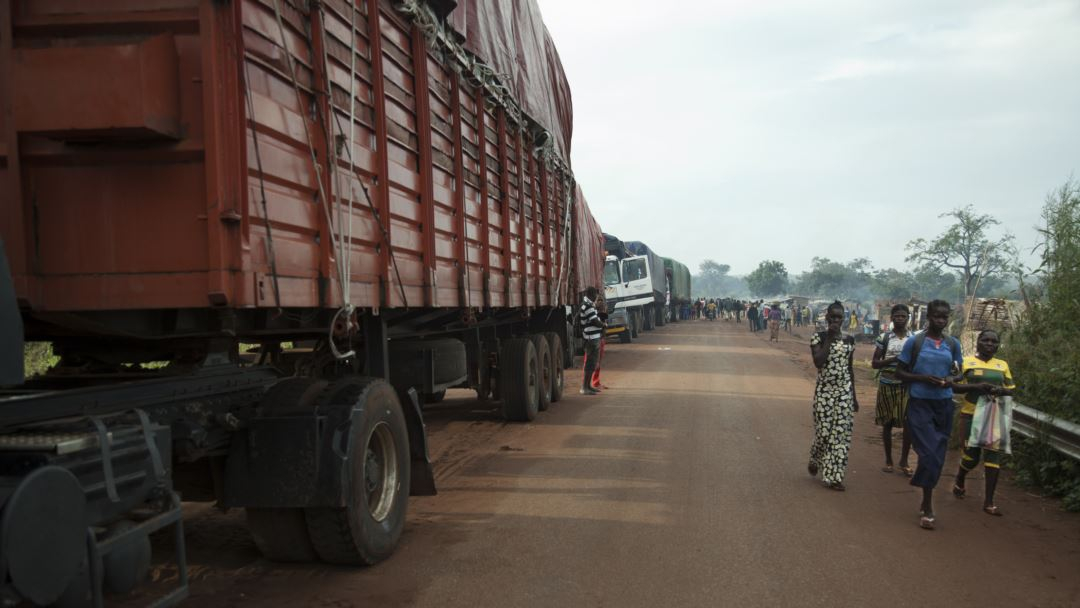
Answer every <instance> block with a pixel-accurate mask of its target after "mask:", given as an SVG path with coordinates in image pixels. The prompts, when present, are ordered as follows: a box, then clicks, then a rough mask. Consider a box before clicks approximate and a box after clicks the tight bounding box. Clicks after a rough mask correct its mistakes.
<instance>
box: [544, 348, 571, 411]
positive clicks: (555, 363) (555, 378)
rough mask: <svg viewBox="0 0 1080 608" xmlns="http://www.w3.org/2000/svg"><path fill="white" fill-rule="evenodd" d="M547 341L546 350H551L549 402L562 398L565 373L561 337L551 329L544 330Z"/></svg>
mask: <svg viewBox="0 0 1080 608" xmlns="http://www.w3.org/2000/svg"><path fill="white" fill-rule="evenodd" d="M544 337H545V338H547V341H548V350H550V351H551V363H552V365H551V402H552V403H556V402H557V401H559V400H560V399H562V394H563V388H565V387H566V374H565V372H564V368H563V365H562V361H561V359H562V352H563V347H562V338H560V337H559V334H557V333H555V332H553V331H547V332H544Z"/></svg>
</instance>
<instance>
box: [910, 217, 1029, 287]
mask: <svg viewBox="0 0 1080 608" xmlns="http://www.w3.org/2000/svg"><path fill="white" fill-rule="evenodd" d="M938 217H940V218H952V219H953V223H952V225H950V226H949V227H948V228H947V229H946V230H945V232H943V233H941V234H939V235H938V236H937V237H935V238H934V239H932V240H929V241H928V240H926V239H915V240H913V241H910V242H909V243H908V244H907V250H908V251H910V252H911V255H909V256H908V257H907V261H908V262H916V263H918V264H920V265H924V266H927V267H929V268H931V269H934V270H941V269H942V268H948V269H950V270H952V271H955V272H956V274H957V277H958V278H959V279H960V284H961V287H962V288H963V295H964V297H969V296H971V295H972V294H973V293H974V292H975V288H976V285H977V284H978V282H979V280H980V278H984V277H999V276H1001V275H1003V274H1006V273H1008V272H1009V270H1010V267H1011V264H1012V260H1014V259H1015V258H1016V247H1015V245H1014V243H1013V236H1012V235H1011V234H1008V233H1006V234H1005V235H1004V236H1002V237H1001V238H998V239H992V238H990V235H989V234H988V231H989V229H990V228H992V227H994V226H997V225H999V224H1000V223H1001V222H999V221H998V220H997V219H996V218H994V217H993V216H991V215H988V214H979V213H976V212H975V208H974V207H973V206H971V205H968V206H967V207H963V208H957V209H953V210H952V211H950V212H948V213H943V214H941V215H939V216H938Z"/></svg>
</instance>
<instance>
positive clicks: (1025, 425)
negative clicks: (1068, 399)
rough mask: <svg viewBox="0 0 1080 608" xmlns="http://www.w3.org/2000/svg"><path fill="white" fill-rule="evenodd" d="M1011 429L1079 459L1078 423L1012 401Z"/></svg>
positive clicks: (1079, 427)
mask: <svg viewBox="0 0 1080 608" xmlns="http://www.w3.org/2000/svg"><path fill="white" fill-rule="evenodd" d="M1013 430H1014V431H1016V432H1017V433H1020V434H1021V435H1023V436H1024V437H1027V438H1029V439H1041V440H1043V441H1045V442H1046V443H1048V444H1049V445H1050V446H1051V447H1053V448H1054V449H1056V450H1057V451H1059V452H1061V453H1062V454H1065V455H1066V456H1069V457H1071V458H1073V459H1075V460H1080V424H1076V423H1073V422H1069V421H1068V420H1060V419H1057V418H1054V417H1053V416H1051V415H1049V414H1047V413H1045V412H1040V411H1039V410H1036V409H1033V408H1030V407H1027V406H1024V405H1020V404H1019V403H1015V402H1014V403H1013Z"/></svg>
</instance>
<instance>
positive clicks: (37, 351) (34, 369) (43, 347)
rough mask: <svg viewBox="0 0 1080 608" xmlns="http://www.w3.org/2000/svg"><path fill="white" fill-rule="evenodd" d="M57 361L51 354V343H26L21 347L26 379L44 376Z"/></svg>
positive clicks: (57, 358)
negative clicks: (39, 375)
mask: <svg viewBox="0 0 1080 608" xmlns="http://www.w3.org/2000/svg"><path fill="white" fill-rule="evenodd" d="M59 360H60V358H59V357H57V356H56V355H54V354H53V350H52V343H51V342H27V343H26V345H25V346H24V347H23V366H24V368H25V375H26V377H27V378H30V377H31V376H37V375H38V374H44V373H45V372H46V371H47V370H48V369H49V368H50V367H52V366H54V365H56V362H57V361H59Z"/></svg>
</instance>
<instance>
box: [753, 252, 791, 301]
mask: <svg viewBox="0 0 1080 608" xmlns="http://www.w3.org/2000/svg"><path fill="white" fill-rule="evenodd" d="M746 284H747V285H748V286H749V287H750V293H751V294H752V295H755V296H758V297H765V296H775V295H780V294H782V293H784V292H785V291H787V288H788V271H787V268H785V267H784V264H783V263H782V262H777V261H776V260H765V261H763V262H761V263H760V264H758V267H757V268H755V269H754V271H753V272H751V273H750V274H748V275H746Z"/></svg>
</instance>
